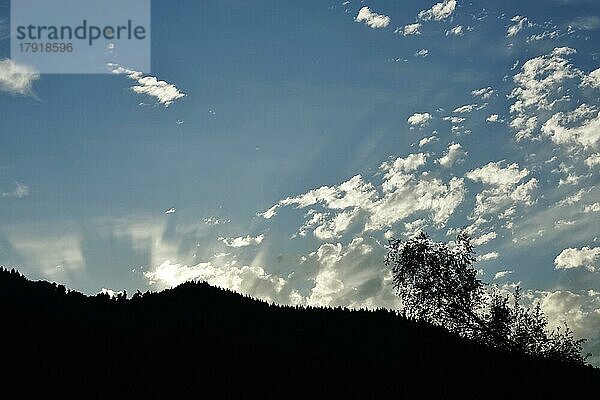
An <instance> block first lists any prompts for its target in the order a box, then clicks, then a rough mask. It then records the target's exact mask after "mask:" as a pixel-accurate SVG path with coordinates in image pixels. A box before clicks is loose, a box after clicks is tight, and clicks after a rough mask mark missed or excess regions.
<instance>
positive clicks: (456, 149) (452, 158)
mask: <svg viewBox="0 0 600 400" xmlns="http://www.w3.org/2000/svg"><path fill="white" fill-rule="evenodd" d="M466 154H467V153H466V152H465V151H464V150H463V148H462V146H461V145H460V143H451V144H450V145H449V146H448V151H446V154H444V156H442V157H441V158H439V159H438V160H437V162H438V163H439V164H440V165H441V166H442V167H444V168H452V167H453V166H454V164H455V163H456V162H457V161H460V160H461V157H463V156H465V155H466Z"/></svg>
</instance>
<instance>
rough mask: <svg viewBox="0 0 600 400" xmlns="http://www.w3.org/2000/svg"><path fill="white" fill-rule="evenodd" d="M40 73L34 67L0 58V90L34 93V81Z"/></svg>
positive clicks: (15, 92)
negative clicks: (32, 88)
mask: <svg viewBox="0 0 600 400" xmlns="http://www.w3.org/2000/svg"><path fill="white" fill-rule="evenodd" d="M39 78H40V74H39V73H38V72H37V71H36V70H35V69H34V68H32V67H30V66H28V65H24V64H17V63H16V62H14V61H13V60H10V59H6V60H0V90H2V91H5V92H8V93H11V94H20V95H23V96H31V95H33V91H32V90H31V87H32V85H33V82H35V81H36V80H38V79H39Z"/></svg>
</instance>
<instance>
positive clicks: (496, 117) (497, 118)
mask: <svg viewBox="0 0 600 400" xmlns="http://www.w3.org/2000/svg"><path fill="white" fill-rule="evenodd" d="M485 120H486V121H487V122H502V121H501V120H500V116H499V115H498V114H492V115H490V116H489V117H487V118H486V119H485Z"/></svg>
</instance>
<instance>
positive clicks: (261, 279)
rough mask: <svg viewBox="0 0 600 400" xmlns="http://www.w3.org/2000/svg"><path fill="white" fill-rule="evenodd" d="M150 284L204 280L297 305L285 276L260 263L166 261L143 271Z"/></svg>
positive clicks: (163, 284) (271, 299) (262, 298)
mask: <svg viewBox="0 0 600 400" xmlns="http://www.w3.org/2000/svg"><path fill="white" fill-rule="evenodd" d="M144 276H145V277H146V278H147V279H148V281H149V283H150V284H151V285H154V284H159V285H160V286H166V287H174V286H177V285H179V284H182V283H184V282H187V281H205V282H207V283H209V284H210V285H212V286H217V287H221V288H225V289H229V290H233V291H235V292H238V293H242V294H246V295H250V296H253V297H256V298H258V299H261V300H266V301H272V302H277V303H281V304H294V303H295V302H294V298H295V296H294V291H293V290H291V289H290V288H289V285H288V283H287V282H286V280H285V279H283V278H281V277H278V276H276V275H272V274H269V273H267V272H266V271H265V270H264V269H263V268H262V267H260V266H249V265H245V266H242V267H238V266H236V265H235V261H234V262H228V263H225V264H224V265H216V264H214V263H212V262H202V263H199V264H196V265H192V266H188V265H185V264H177V263H173V262H171V261H169V260H166V261H164V262H163V263H162V264H160V265H159V266H158V267H157V268H155V269H154V270H152V271H149V272H146V273H144Z"/></svg>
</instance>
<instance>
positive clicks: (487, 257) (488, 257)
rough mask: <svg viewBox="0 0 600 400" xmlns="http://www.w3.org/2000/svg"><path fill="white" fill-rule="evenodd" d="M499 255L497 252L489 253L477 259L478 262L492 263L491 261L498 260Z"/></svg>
mask: <svg viewBox="0 0 600 400" xmlns="http://www.w3.org/2000/svg"><path fill="white" fill-rule="evenodd" d="M498 255H499V254H498V253H497V252H495V251H492V252H489V253H485V254H483V255H481V256H479V257H477V261H490V260H495V259H497V258H498Z"/></svg>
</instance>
